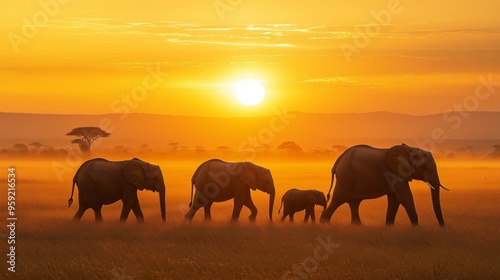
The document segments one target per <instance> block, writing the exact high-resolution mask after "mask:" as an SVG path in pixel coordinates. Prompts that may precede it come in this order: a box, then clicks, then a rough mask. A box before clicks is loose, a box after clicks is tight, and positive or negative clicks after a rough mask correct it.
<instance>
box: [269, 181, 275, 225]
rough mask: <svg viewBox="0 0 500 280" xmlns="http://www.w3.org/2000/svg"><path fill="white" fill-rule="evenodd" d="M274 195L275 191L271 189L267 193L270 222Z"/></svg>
mask: <svg viewBox="0 0 500 280" xmlns="http://www.w3.org/2000/svg"><path fill="white" fill-rule="evenodd" d="M275 194H276V191H275V190H274V187H273V189H272V190H271V192H270V193H269V219H270V220H271V221H272V220H273V206H274V196H275Z"/></svg>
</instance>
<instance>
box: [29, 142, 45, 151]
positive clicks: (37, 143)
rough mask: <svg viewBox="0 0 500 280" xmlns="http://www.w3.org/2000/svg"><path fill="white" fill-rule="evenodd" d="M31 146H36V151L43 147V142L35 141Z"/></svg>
mask: <svg viewBox="0 0 500 280" xmlns="http://www.w3.org/2000/svg"><path fill="white" fill-rule="evenodd" d="M30 146H32V147H33V148H35V152H37V151H38V150H39V149H40V148H41V147H43V144H42V143H40V142H33V143H30Z"/></svg>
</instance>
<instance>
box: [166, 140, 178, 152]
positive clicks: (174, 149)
mask: <svg viewBox="0 0 500 280" xmlns="http://www.w3.org/2000/svg"><path fill="white" fill-rule="evenodd" d="M168 145H169V146H170V151H171V152H172V153H175V152H177V150H178V149H179V143H177V142H172V143H169V144H168Z"/></svg>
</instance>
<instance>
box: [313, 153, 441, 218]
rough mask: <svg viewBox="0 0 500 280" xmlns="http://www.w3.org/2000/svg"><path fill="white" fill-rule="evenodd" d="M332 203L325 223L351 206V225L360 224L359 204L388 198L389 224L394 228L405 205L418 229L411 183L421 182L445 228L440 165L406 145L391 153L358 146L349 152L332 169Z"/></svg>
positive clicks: (428, 156)
mask: <svg viewBox="0 0 500 280" xmlns="http://www.w3.org/2000/svg"><path fill="white" fill-rule="evenodd" d="M335 175H336V176H337V183H336V185H335V189H334V191H333V196H332V202H331V203H330V205H329V206H328V208H327V209H326V210H325V211H324V212H323V214H322V215H321V222H329V221H330V218H331V217H332V215H333V213H334V212H335V210H336V209H337V208H338V207H339V206H340V205H342V204H344V203H348V204H349V207H350V208H351V221H352V223H353V224H360V223H361V219H360V218H359V210H358V209H359V204H360V203H361V201H363V200H364V199H372V198H377V197H380V196H383V195H387V199H388V207H387V215H386V224H387V225H393V224H394V219H395V217H396V213H397V211H398V208H399V205H400V204H402V205H403V207H404V208H405V210H406V213H407V214H408V217H409V218H410V221H411V223H412V224H413V225H418V216H417V212H416V210H415V203H414V201H413V195H412V193H411V190H410V186H409V184H408V182H410V181H412V180H413V179H415V180H421V181H424V182H426V183H427V185H429V187H430V188H431V197H432V205H433V207H434V213H435V215H436V218H437V220H438V222H439V225H440V226H442V227H443V226H444V219H443V214H442V212H441V202H440V199H439V190H440V188H444V189H446V190H448V189H447V188H445V187H443V186H442V185H441V182H440V180H439V176H438V172H437V166H436V162H435V161H434V158H433V156H432V154H431V153H430V152H428V151H424V150H421V149H418V148H414V147H410V146H407V145H405V144H402V145H397V146H394V147H392V148H390V149H377V148H373V147H370V146H367V145H358V146H354V147H351V148H349V149H348V150H346V151H345V152H344V153H343V154H342V155H341V156H340V157H339V158H338V159H337V161H336V162H335V164H334V166H333V168H332V181H331V185H330V190H329V191H328V195H327V200H328V199H329V198H330V191H331V189H332V186H333V178H334V176H335Z"/></svg>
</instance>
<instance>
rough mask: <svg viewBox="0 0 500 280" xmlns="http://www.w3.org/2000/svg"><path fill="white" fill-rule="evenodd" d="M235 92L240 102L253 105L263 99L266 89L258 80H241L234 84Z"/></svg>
mask: <svg viewBox="0 0 500 280" xmlns="http://www.w3.org/2000/svg"><path fill="white" fill-rule="evenodd" d="M235 94H236V98H237V99H238V101H239V102H240V103H241V104H243V105H246V106H255V105H258V104H260V103H261V102H262V100H264V97H265V96H266V90H265V89H264V86H262V83H261V82H260V81H257V80H243V81H239V82H237V83H236V84H235Z"/></svg>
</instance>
